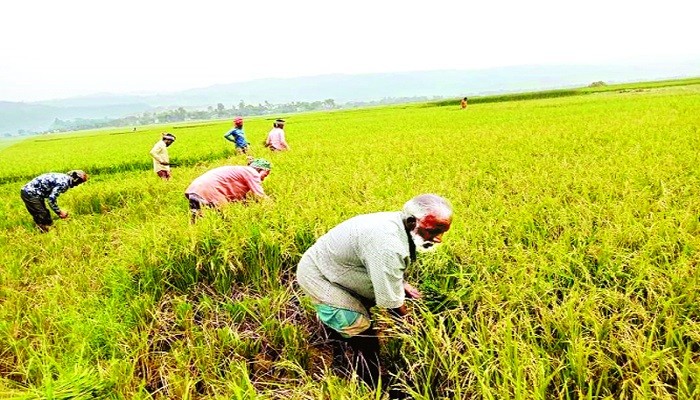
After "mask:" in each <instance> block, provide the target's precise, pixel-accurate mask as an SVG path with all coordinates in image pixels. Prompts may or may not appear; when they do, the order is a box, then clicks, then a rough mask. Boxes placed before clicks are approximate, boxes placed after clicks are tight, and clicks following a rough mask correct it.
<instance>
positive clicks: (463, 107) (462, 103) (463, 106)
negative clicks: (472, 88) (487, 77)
mask: <svg viewBox="0 0 700 400" xmlns="http://www.w3.org/2000/svg"><path fill="white" fill-rule="evenodd" d="M461 106H462V110H464V109H465V108H467V98H466V97H465V98H463V99H462V102H461Z"/></svg>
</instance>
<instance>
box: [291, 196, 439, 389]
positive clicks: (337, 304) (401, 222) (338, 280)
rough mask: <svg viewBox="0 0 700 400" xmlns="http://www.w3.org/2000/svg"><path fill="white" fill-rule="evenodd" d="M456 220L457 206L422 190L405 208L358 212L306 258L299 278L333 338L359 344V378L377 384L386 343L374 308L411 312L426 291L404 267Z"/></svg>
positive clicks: (400, 313)
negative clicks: (374, 322)
mask: <svg viewBox="0 0 700 400" xmlns="http://www.w3.org/2000/svg"><path fill="white" fill-rule="evenodd" d="M451 224H452V206H451V205H450V204H449V202H448V201H447V200H446V199H444V198H442V197H440V196H437V195H434V194H422V195H419V196H416V197H414V198H413V199H411V200H409V201H408V202H406V204H404V207H403V210H402V211H400V212H379V213H374V214H364V215H358V216H356V217H353V218H351V219H349V220H347V221H345V222H342V223H341V224H339V225H338V226H336V227H334V228H333V229H331V230H330V231H328V233H326V234H325V235H323V236H321V237H320V238H319V239H318V240H317V241H316V243H315V244H314V245H313V246H311V248H309V249H308V250H307V251H306V252H305V253H304V255H303V256H302V258H301V260H300V262H299V266H298V267H297V281H298V282H299V285H300V286H301V288H302V289H303V291H304V292H305V293H306V294H307V295H309V297H311V299H312V302H313V303H314V306H315V308H316V312H317V315H318V318H319V319H320V320H321V322H322V323H323V324H324V326H326V327H328V328H331V329H332V330H331V331H330V336H332V337H335V338H337V339H339V340H342V341H345V342H347V344H348V345H349V346H350V347H351V348H352V349H353V352H354V355H353V360H352V363H353V364H354V366H355V368H356V369H357V372H358V374H359V376H360V377H361V378H362V379H363V380H364V381H365V382H366V383H367V384H369V385H370V386H372V387H376V384H377V381H378V378H379V358H378V357H379V340H378V338H377V336H376V333H375V331H374V329H373V328H372V326H371V317H370V313H369V308H370V307H372V306H374V305H376V306H378V307H382V308H387V309H389V310H390V312H391V313H393V314H394V315H397V316H404V315H406V314H407V309H406V305H405V304H404V300H405V298H406V296H408V297H409V298H420V296H421V294H420V292H419V291H418V290H417V289H415V288H414V287H413V286H411V285H410V284H409V283H408V282H405V281H404V278H403V277H404V270H405V268H406V267H407V266H408V264H409V263H410V261H412V260H414V259H415V256H416V254H415V253H416V250H419V251H429V250H432V249H434V248H435V245H437V244H439V243H441V242H442V235H443V234H444V233H445V232H447V231H448V230H449V229H450V225H451Z"/></svg>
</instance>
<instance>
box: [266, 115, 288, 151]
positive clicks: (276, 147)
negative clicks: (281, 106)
mask: <svg viewBox="0 0 700 400" xmlns="http://www.w3.org/2000/svg"><path fill="white" fill-rule="evenodd" d="M265 147H267V148H269V149H270V150H272V151H285V150H290V147H289V144H288V143H287V141H286V140H285V138H284V120H282V119H278V120H276V121H275V122H274V123H273V124H272V130H271V131H270V133H268V134H267V140H265Z"/></svg>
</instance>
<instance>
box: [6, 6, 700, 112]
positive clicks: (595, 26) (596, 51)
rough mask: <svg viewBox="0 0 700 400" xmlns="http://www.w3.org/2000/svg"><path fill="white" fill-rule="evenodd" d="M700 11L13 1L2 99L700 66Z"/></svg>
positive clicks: (699, 8)
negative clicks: (516, 71)
mask: <svg viewBox="0 0 700 400" xmlns="http://www.w3.org/2000/svg"><path fill="white" fill-rule="evenodd" d="M180 3H186V4H188V5H187V6H185V5H181V4H180ZM697 4H700V3H699V2H698V1H696V0H692V1H691V0H683V1H681V0H666V1H653V2H652V1H644V0H641V1H640V0H637V1H628V0H605V1H600V0H587V1H562V0H556V1H554V0H552V1H550V0H530V1H523V0H517V1H516V0H513V1H510V0H508V1H498V0H482V1H467V0H465V1H425V0H424V1H419V2H413V1H389V0H373V1H364V0H355V1H343V2H340V1H304V0H297V1H255V0H249V1H240V0H238V1H231V0H229V1H221V2H219V1H207V0H201V1H197V2H194V1H190V2H175V1H160V0H138V1H136V0H121V1H112V2H105V1H94V0H91V1H81V0H59V1H56V0H52V1H45V0H39V1H13V0H7V1H5V2H3V7H2V13H1V14H0V100H9V101H32V100H39V99H49V98H60V97H70V96H76V95H85V94H91V93H98V92H114V93H155V92H169V91H176V90H181V89H186V88H193V87H202V86H208V85H212V84H217V83H231V82H237V81H245V80H251V79H257V78H269V77H276V78H281V77H294V76H309V75H319V74H328V73H367V72H394V71H418V70H432V69H478V68H485V67H494V66H507V65H523V64H605V63H613V62H620V61H623V60H628V59H631V58H640V57H643V58H646V59H655V58H659V59H663V58H668V57H685V56H700V40H699V38H700V33H699V31H698V22H697V16H698V15H700V5H697ZM699 73H700V71H699Z"/></svg>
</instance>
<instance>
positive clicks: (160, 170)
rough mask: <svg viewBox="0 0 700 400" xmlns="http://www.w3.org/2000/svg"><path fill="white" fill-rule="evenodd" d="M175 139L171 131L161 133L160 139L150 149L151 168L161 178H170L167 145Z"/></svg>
mask: <svg viewBox="0 0 700 400" xmlns="http://www.w3.org/2000/svg"><path fill="white" fill-rule="evenodd" d="M174 141H175V135H173V134H172V133H167V132H165V133H163V138H162V140H159V141H158V143H156V144H155V145H154V146H153V148H152V149H151V157H153V170H154V171H155V172H156V174H158V176H159V177H160V178H161V179H163V180H166V181H167V180H169V179H170V157H169V156H168V146H170V145H171V144H173V142H174Z"/></svg>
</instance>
